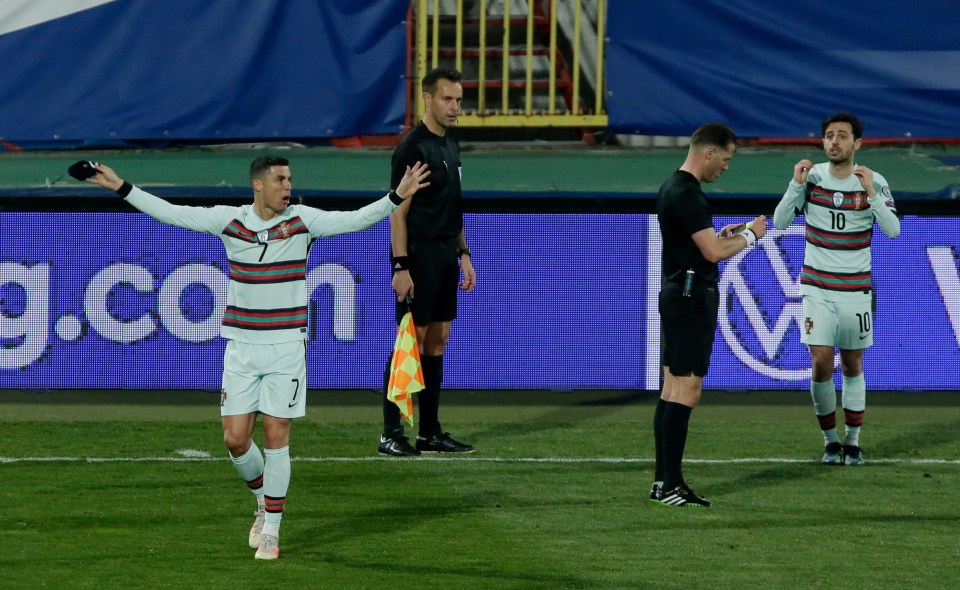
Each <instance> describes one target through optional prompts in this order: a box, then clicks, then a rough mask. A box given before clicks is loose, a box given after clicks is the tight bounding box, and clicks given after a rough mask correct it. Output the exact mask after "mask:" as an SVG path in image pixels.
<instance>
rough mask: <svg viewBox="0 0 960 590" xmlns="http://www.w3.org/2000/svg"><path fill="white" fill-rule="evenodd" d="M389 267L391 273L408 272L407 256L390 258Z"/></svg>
mask: <svg viewBox="0 0 960 590" xmlns="http://www.w3.org/2000/svg"><path fill="white" fill-rule="evenodd" d="M390 266H391V267H392V268H393V272H400V271H401V270H410V257H409V256H391V257H390Z"/></svg>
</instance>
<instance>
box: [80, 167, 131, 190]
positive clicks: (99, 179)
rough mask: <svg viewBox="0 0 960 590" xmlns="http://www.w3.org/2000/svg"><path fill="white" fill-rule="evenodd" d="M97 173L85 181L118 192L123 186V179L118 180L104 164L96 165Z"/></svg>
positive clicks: (112, 171) (111, 169)
mask: <svg viewBox="0 0 960 590" xmlns="http://www.w3.org/2000/svg"><path fill="white" fill-rule="evenodd" d="M96 170H97V173H96V174H94V175H93V176H91V177H90V178H88V179H87V180H86V182H89V183H90V184H96V185H99V186H102V187H103V188H108V189H110V190H112V191H116V190H120V187H121V186H123V179H122V178H120V177H119V176H118V175H117V173H116V172H114V170H113V168H111V167H110V166H107V165H106V164H97V167H96Z"/></svg>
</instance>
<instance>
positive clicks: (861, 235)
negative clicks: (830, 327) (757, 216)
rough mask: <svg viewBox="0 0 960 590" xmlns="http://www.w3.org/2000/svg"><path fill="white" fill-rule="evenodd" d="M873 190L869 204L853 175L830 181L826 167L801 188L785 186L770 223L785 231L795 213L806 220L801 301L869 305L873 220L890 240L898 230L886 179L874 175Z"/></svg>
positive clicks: (816, 167) (819, 168)
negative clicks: (811, 299)
mask: <svg viewBox="0 0 960 590" xmlns="http://www.w3.org/2000/svg"><path fill="white" fill-rule="evenodd" d="M873 184H874V187H875V188H876V195H875V196H874V197H872V198H868V197H867V193H866V191H865V190H864V188H863V186H862V185H861V184H860V179H859V178H858V177H857V176H856V175H853V174H851V175H850V176H848V177H847V178H844V179H842V180H841V179H838V178H835V177H834V176H833V175H831V174H830V164H829V163H827V162H823V163H820V164H816V165H814V166H813V168H812V169H811V170H810V172H809V173H808V174H807V179H806V183H805V184H800V183H798V182H795V181H793V180H791V181H790V185H789V186H788V187H787V191H786V193H785V194H784V195H783V199H782V200H781V201H780V204H779V205H777V209H776V212H775V213H774V216H773V222H774V225H776V226H777V227H778V228H780V229H784V228H786V227H787V226H788V225H790V222H792V221H793V219H794V217H795V216H796V214H797V213H798V212H802V213H803V215H804V218H805V220H806V246H805V249H804V255H803V271H802V272H801V274H800V294H801V295H811V296H815V297H819V298H821V299H825V300H827V301H870V300H871V297H872V290H873V284H872V281H871V259H870V241H871V239H872V237H873V222H874V219H876V221H877V222H878V223H879V224H880V229H881V230H883V232H884V233H885V234H887V235H888V236H890V237H895V236H896V235H897V234H898V233H899V230H900V220H899V219H897V216H896V208H895V206H894V203H893V197H892V196H891V194H890V186H889V185H888V184H887V181H886V179H885V178H884V177H883V176H881V175H880V174H877V173H874V175H873Z"/></svg>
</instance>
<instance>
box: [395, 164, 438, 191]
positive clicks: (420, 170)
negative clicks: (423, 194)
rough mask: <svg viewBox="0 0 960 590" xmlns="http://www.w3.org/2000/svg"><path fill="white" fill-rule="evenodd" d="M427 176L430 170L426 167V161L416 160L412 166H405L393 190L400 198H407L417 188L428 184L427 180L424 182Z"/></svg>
mask: <svg viewBox="0 0 960 590" xmlns="http://www.w3.org/2000/svg"><path fill="white" fill-rule="evenodd" d="M428 176H430V170H429V169H428V168H427V163H426V162H417V163H416V164H414V165H413V167H412V168H411V167H410V166H407V169H406V171H405V172H404V173H403V178H401V179H400V184H398V185H397V189H396V191H395V192H396V193H397V196H398V197H400V198H401V199H409V198H410V197H412V196H413V195H414V194H416V192H417V191H418V190H420V189H422V188H423V187H425V186H430V183H429V182H424V181H425V180H426V178H427V177H428Z"/></svg>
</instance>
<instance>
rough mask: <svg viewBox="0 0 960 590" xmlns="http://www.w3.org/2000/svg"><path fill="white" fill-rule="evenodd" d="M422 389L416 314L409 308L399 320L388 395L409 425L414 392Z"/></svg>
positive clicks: (411, 416)
mask: <svg viewBox="0 0 960 590" xmlns="http://www.w3.org/2000/svg"><path fill="white" fill-rule="evenodd" d="M422 390H423V368H422V367H421V366H420V349H419V348H418V346H417V328H416V326H415V325H414V324H413V314H412V313H411V312H409V311H408V312H407V313H406V314H404V316H403V319H401V320H400V326H399V327H398V328H397V340H396V342H394V344H393V356H392V357H391V359H390V380H389V381H388V382H387V399H388V400H390V401H391V402H393V403H395V404H397V407H398V408H400V415H401V416H402V417H403V420H404V421H405V422H406V423H407V424H408V425H410V426H413V394H415V393H416V392H418V391H422Z"/></svg>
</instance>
